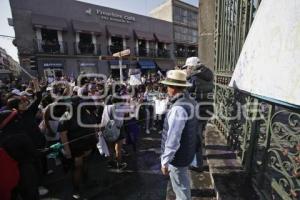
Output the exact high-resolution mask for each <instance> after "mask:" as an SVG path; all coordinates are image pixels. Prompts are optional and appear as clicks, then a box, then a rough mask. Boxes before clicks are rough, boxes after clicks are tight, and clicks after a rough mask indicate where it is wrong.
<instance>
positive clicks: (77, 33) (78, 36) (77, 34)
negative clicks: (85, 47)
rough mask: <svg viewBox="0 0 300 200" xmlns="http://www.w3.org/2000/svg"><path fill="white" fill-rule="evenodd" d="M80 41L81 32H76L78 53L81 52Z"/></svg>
mask: <svg viewBox="0 0 300 200" xmlns="http://www.w3.org/2000/svg"><path fill="white" fill-rule="evenodd" d="M79 42H80V33H79V32H76V36H75V48H76V52H77V54H80V49H79Z"/></svg>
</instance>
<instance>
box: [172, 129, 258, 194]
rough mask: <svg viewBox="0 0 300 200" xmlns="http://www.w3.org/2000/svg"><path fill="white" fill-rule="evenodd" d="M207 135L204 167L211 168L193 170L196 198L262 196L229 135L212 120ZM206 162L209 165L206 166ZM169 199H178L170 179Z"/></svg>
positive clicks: (191, 174)
mask: <svg viewBox="0 0 300 200" xmlns="http://www.w3.org/2000/svg"><path fill="white" fill-rule="evenodd" d="M204 135H205V149H204V150H203V156H204V158H206V162H205V164H204V169H205V168H207V171H203V172H201V173H200V172H194V171H190V180H191V187H192V199H193V200H215V199H222V200H235V199H236V200H253V199H259V198H258V196H257V195H256V194H255V192H254V190H253V189H252V187H251V185H248V184H247V183H246V174H245V172H244V171H243V168H242V165H241V163H240V162H239V160H238V159H237V157H236V154H235V152H233V151H232V150H230V148H229V147H228V145H227V142H226V139H225V137H224V136H223V135H222V134H221V133H220V132H219V131H217V129H216V128H215V127H214V126H213V125H212V124H208V125H207V128H206V131H205V133H204ZM205 165H207V166H206V167H205ZM166 199H167V200H175V194H174V192H173V190H172V187H171V184H170V182H169V183H168V190H167V198H166Z"/></svg>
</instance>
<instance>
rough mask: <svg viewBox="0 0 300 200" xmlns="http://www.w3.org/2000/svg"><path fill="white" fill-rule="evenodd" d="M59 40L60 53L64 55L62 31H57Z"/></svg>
mask: <svg viewBox="0 0 300 200" xmlns="http://www.w3.org/2000/svg"><path fill="white" fill-rule="evenodd" d="M57 39H58V42H59V46H60V53H64V43H63V37H62V31H57Z"/></svg>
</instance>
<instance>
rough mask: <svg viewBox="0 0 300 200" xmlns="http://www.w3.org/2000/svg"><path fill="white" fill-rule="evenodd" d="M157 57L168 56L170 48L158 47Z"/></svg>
mask: <svg viewBox="0 0 300 200" xmlns="http://www.w3.org/2000/svg"><path fill="white" fill-rule="evenodd" d="M157 57H159V58H170V50H168V49H158V50H157Z"/></svg>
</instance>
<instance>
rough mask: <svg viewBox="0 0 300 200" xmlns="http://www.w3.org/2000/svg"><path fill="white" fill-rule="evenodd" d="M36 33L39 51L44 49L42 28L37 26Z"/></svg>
mask: <svg viewBox="0 0 300 200" xmlns="http://www.w3.org/2000/svg"><path fill="white" fill-rule="evenodd" d="M35 35H36V44H37V47H38V52H41V51H42V50H43V49H42V40H43V38H42V30H41V28H36V31H35Z"/></svg>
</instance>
